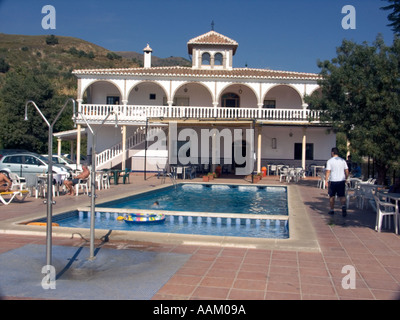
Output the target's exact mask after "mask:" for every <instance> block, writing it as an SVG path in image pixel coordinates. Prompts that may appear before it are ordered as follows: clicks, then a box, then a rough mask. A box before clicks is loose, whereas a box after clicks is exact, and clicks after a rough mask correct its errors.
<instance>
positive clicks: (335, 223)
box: [0, 179, 400, 300]
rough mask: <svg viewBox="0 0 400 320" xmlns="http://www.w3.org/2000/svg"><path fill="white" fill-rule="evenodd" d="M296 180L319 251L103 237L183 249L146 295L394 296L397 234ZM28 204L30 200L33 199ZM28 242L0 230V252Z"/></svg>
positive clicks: (398, 281) (132, 245)
mask: <svg viewBox="0 0 400 320" xmlns="http://www.w3.org/2000/svg"><path fill="white" fill-rule="evenodd" d="M133 180H134V179H133ZM134 181H135V180H134ZM149 183H155V182H154V180H153V182H149ZM268 183H279V182H276V181H274V180H269V181H268ZM115 187H116V189H117V187H118V186H115ZM297 188H298V190H299V192H300V195H301V198H302V201H303V202H304V204H305V206H306V208H307V213H308V215H309V217H310V219H311V221H312V225H313V227H314V229H315V233H316V235H317V239H318V243H319V246H320V252H306V251H283V250H275V249H271V250H269V249H253V248H233V247H232V248H231V247H225V248H224V247H217V246H202V245H172V244H165V245H164V244H152V243H136V242H129V241H121V240H120V241H113V239H112V237H111V241H110V242H108V243H106V244H104V245H105V246H107V247H110V248H115V249H123V250H149V251H159V252H174V253H185V254H189V255H190V258H189V259H188V261H187V262H186V263H185V264H184V265H183V266H182V267H181V268H180V269H179V270H178V271H177V272H176V273H175V275H173V276H172V277H171V278H170V280H169V281H168V282H167V283H166V284H165V285H164V286H163V287H162V288H161V289H160V290H159V291H158V292H157V293H156V294H155V295H154V296H153V300H158V299H160V300H161V299H168V300H187V299H189V300H199V299H200V300H202V299H207V300H214V299H215V300H225V299H234V300H263V299H266V300H274V299H279V300H280V299H285V300H286V299H287V300H291V299H293V300H299V299H302V300H310V299H313V300H315V299H316V300H337V299H344V300H347V299H362V300H364V299H371V300H375V299H398V298H399V297H400V239H399V236H398V235H395V234H394V233H393V232H390V231H389V232H382V233H377V232H375V231H374V217H375V216H374V213H373V212H372V211H371V209H368V210H364V211H361V210H359V209H357V208H355V207H354V206H351V207H350V209H349V211H348V217H347V218H346V219H343V218H342V217H341V216H340V215H338V214H336V215H335V216H334V217H333V218H332V217H330V216H328V215H327V212H326V211H327V210H326V209H327V205H328V204H327V197H326V190H321V189H317V188H316V182H315V181H307V180H305V181H302V182H300V183H299V184H298V186H297ZM115 192H116V193H117V192H118V190H115ZM60 198H61V197H60ZM60 200H61V199H60ZM64 201H69V200H64ZM72 201H76V200H75V199H72ZM61 202H62V201H61ZM31 205H32V206H33V207H35V208H36V206H38V204H37V201H33V203H32V202H31ZM9 208H10V209H15V214H14V215H21V216H23V215H24V212H25V213H26V210H28V206H24V207H23V209H21V207H20V208H18V207H17V206H16V205H14V204H12V205H10V206H9ZM3 211H5V207H4V206H2V207H0V214H2V213H3ZM22 211H23V212H22ZM9 215H10V213H9V212H8V213H7V217H8V216H9ZM1 219H6V218H5V217H0V220H1ZM28 243H39V244H44V243H45V239H44V238H43V237H35V236H18V235H7V234H0V254H1V253H3V252H6V251H8V250H12V249H14V248H18V247H20V246H23V245H25V244H28ZM53 244H55V245H67V246H80V245H83V244H85V245H87V244H86V243H85V242H84V241H83V240H81V239H77V238H75V239H66V238H54V240H53ZM346 265H349V266H353V267H354V268H355V276H356V289H344V288H343V287H342V280H343V278H344V277H345V276H346V275H347V273H343V272H342V268H343V267H344V266H346ZM8 298H12V297H8Z"/></svg>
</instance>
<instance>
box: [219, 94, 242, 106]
mask: <svg viewBox="0 0 400 320" xmlns="http://www.w3.org/2000/svg"><path fill="white" fill-rule="evenodd" d="M221 106H222V107H223V108H240V97H239V95H237V94H236V93H233V92H228V93H225V94H223V95H222V97H221Z"/></svg>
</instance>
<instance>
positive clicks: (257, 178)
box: [253, 173, 261, 183]
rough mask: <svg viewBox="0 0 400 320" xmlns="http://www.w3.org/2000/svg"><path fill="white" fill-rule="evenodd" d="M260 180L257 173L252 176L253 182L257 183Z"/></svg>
mask: <svg viewBox="0 0 400 320" xmlns="http://www.w3.org/2000/svg"><path fill="white" fill-rule="evenodd" d="M260 180H261V173H257V174H255V175H253V182H254V183H257V182H259V181H260Z"/></svg>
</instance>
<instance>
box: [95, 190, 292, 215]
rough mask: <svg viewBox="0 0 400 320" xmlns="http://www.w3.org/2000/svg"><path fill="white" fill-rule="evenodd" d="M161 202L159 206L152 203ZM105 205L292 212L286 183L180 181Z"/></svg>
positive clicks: (184, 209) (233, 211) (270, 212)
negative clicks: (276, 185) (172, 185)
mask: <svg viewBox="0 0 400 320" xmlns="http://www.w3.org/2000/svg"><path fill="white" fill-rule="evenodd" d="M155 201H158V202H159V206H158V207H157V208H153V207H152V205H153V204H154V202H155ZM99 207H102V208H126V209H152V210H153V209H159V210H169V211H190V212H220V213H243V214H247V213H248V214H269V215H271V214H272V215H286V216H287V215H288V205H287V190H286V187H269V186H238V185H206V184H204V185H203V184H190V183H188V184H179V185H178V186H177V187H176V188H175V187H169V188H165V189H161V190H157V191H151V192H146V193H143V194H140V195H135V196H132V197H129V198H125V199H120V200H116V201H112V202H108V203H105V204H101V205H99Z"/></svg>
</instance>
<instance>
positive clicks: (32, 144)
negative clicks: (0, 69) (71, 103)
mask: <svg viewBox="0 0 400 320" xmlns="http://www.w3.org/2000/svg"><path fill="white" fill-rule="evenodd" d="M55 98H56V97H55V91H54V88H53V86H52V83H51V80H50V79H49V78H48V77H47V76H46V75H45V74H43V73H42V72H40V71H39V70H28V69H26V68H20V67H19V68H16V70H15V71H10V72H8V73H7V75H6V79H5V81H4V85H3V87H2V88H1V90H0V114H1V118H0V137H1V139H2V140H3V141H2V142H3V147H4V148H18V149H27V150H30V151H35V152H38V153H47V138H48V127H47V125H46V124H45V123H44V121H43V119H42V118H41V117H40V115H39V114H38V112H37V111H36V109H35V108H34V107H33V106H31V105H30V106H29V107H28V118H29V121H24V114H25V103H26V101H27V100H33V101H34V102H35V103H36V104H37V105H38V107H39V108H40V110H41V111H42V112H43V114H44V116H45V117H46V118H47V119H49V121H50V120H52V119H54V117H55V114H56V113H57V112H58V108H59V105H60V104H55V101H56V99H55Z"/></svg>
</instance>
